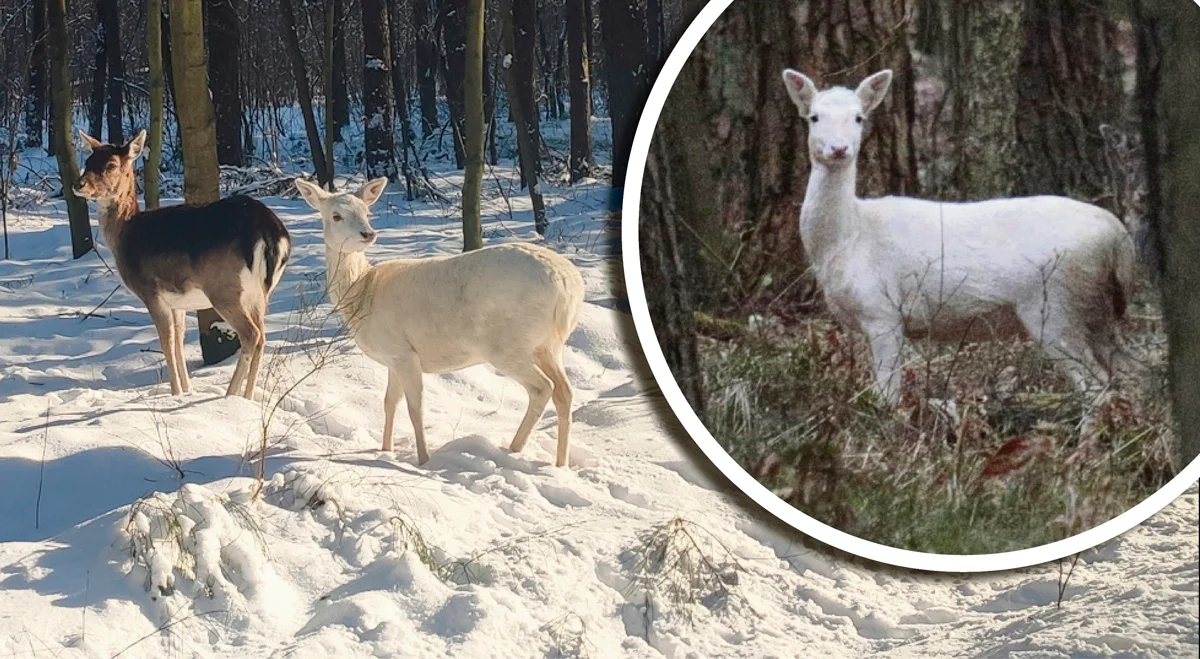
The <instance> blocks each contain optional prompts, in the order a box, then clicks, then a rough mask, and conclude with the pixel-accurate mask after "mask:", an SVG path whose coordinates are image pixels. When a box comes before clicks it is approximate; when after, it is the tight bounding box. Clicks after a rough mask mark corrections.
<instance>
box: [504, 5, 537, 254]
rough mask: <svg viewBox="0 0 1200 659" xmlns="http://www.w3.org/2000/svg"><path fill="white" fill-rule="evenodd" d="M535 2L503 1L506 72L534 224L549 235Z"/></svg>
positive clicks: (511, 108)
mask: <svg viewBox="0 0 1200 659" xmlns="http://www.w3.org/2000/svg"><path fill="white" fill-rule="evenodd" d="M535 9H536V5H535V4H534V0H503V2H502V4H501V22H502V23H503V25H504V56H503V57H502V61H503V62H504V64H505V65H507V66H504V71H505V74H506V75H507V78H508V80H507V85H506V87H507V89H508V103H509V110H510V111H511V112H512V117H513V125H514V126H515V127H516V132H517V153H518V155H519V156H520V159H521V172H522V173H523V175H524V179H525V184H526V185H527V186H529V199H530V201H532V202H533V222H534V227H535V228H536V230H537V232H538V233H539V234H541V235H545V234H546V209H545V207H544V205H543V203H542V192H541V189H540V188H539V187H538V176H539V175H540V174H541V158H540V157H539V149H540V146H541V143H542V138H541V132H540V130H539V126H538V107H537V99H536V97H535V96H534V88H533V75H534V66H533V64H534V60H533V58H534V43H533V35H534V30H535V29H536V26H537V14H536V13H535Z"/></svg>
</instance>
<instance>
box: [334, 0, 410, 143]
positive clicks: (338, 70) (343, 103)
mask: <svg viewBox="0 0 1200 659" xmlns="http://www.w3.org/2000/svg"><path fill="white" fill-rule="evenodd" d="M332 2H333V23H334V32H333V123H334V124H335V125H336V126H337V127H338V128H339V129H341V128H345V127H346V126H349V125H350V89H349V87H348V86H347V84H346V77H347V73H346V27H345V26H346V0H332ZM392 4H395V3H394V2H393V3H392ZM333 139H334V140H336V141H338V142H339V143H340V142H341V141H342V132H341V130H338V131H335V132H334V135H333ZM331 159H332V158H331Z"/></svg>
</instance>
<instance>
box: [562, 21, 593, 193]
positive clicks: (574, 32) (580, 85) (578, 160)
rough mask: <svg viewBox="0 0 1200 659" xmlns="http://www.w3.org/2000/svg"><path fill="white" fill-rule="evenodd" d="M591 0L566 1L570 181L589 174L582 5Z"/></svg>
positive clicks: (588, 75)
mask: <svg viewBox="0 0 1200 659" xmlns="http://www.w3.org/2000/svg"><path fill="white" fill-rule="evenodd" d="M590 1H591V0H567V7H566V13H567V76H568V78H567V92H568V94H569V95H570V99H571V110H570V112H571V153H570V160H569V162H568V169H569V171H570V176H571V183H574V182H576V181H578V180H580V179H582V178H587V177H589V176H591V175H592V170H593V169H594V168H595V166H596V161H595V159H594V158H593V156H592V73H591V64H590V62H589V61H588V39H587V34H588V33H589V32H591V29H592V26H591V25H590V24H589V23H588V19H587V14H588V12H587V11H586V6H585V5H586V4H588V3H590Z"/></svg>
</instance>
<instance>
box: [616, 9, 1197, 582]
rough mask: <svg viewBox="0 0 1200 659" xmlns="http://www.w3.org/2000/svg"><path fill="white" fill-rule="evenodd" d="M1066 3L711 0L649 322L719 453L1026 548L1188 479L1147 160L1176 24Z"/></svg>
mask: <svg viewBox="0 0 1200 659" xmlns="http://www.w3.org/2000/svg"><path fill="white" fill-rule="evenodd" d="M1074 4H1076V3H1033V4H1029V5H1026V4H1024V3H1011V2H995V3H966V2H943V3H920V6H919V7H915V8H914V6H913V3H910V2H893V1H890V0H875V1H871V2H861V3H849V4H846V3H832V2H795V1H791V0H763V1H760V2H749V1H743V0H738V1H736V2H732V3H731V2H730V1H728V0H726V1H724V2H715V3H712V4H710V5H709V6H708V7H706V8H705V9H704V10H703V11H702V12H701V13H700V15H699V17H698V18H697V20H696V21H695V23H693V24H692V26H691V27H690V28H689V29H688V31H687V32H686V34H685V35H684V36H683V38H682V40H681V42H680V45H679V47H678V48H677V49H676V51H675V52H673V53H672V55H671V56H670V58H669V60H668V63H667V65H666V66H665V68H664V70H663V72H662V73H661V75H660V77H659V78H658V81H657V83H656V84H655V86H654V89H653V91H652V93H651V97H650V101H649V103H648V105H647V108H646V111H645V114H644V115H643V117H642V120H641V124H640V126H639V130H638V133H637V136H636V139H635V142H634V148H633V156H632V160H631V164H630V179H629V181H628V183H627V192H626V199H625V208H624V222H625V225H624V227H623V229H624V240H625V247H626V248H625V250H624V252H625V258H626V266H625V267H626V276H627V284H628V286H629V289H630V299H631V304H632V306H633V310H634V314H635V318H636V320H637V325H638V332H639V336H640V338H641V340H642V343H643V346H644V347H645V349H646V351H647V355H648V357H649V359H650V361H651V364H652V366H653V368H654V371H655V376H656V377H657V378H658V380H659V382H660V384H661V385H662V386H663V390H664V393H665V394H666V395H667V397H668V399H669V400H670V401H671V403H672V407H673V408H674V410H675V411H676V413H677V414H678V415H679V416H680V418H681V420H682V421H683V422H684V425H685V426H687V427H688V430H689V431H690V432H691V434H692V436H693V438H694V439H695V440H696V441H697V443H698V444H699V445H700V446H701V448H702V449H703V450H704V451H705V452H706V454H707V455H708V456H709V457H710V458H711V459H712V460H713V461H714V463H716V465H717V466H718V467H720V468H721V469H722V471H723V472H724V473H725V474H726V475H727V476H728V477H729V478H730V479H731V480H732V481H733V482H734V483H735V484H737V485H738V486H739V487H740V488H741V489H743V490H744V491H745V492H747V493H748V494H750V495H751V496H752V497H754V498H755V499H756V500H757V501H758V502H759V503H760V504H761V505H763V506H764V507H766V508H768V509H769V510H771V511H772V512H773V513H775V514H776V515H778V516H779V517H781V518H782V519H784V520H785V521H787V522H789V523H791V524H792V525H793V526H796V527H798V528H799V529H800V530H802V531H805V532H806V533H809V534H810V535H814V536H816V537H817V538H818V539H820V540H823V541H825V542H828V543H830V544H833V545H835V546H837V547H839V548H842V549H845V550H848V551H851V552H853V553H856V554H859V555H862V556H865V557H867V558H871V559H874V560H879V561H882V562H886V563H892V564H897V565H904V566H909V567H916V568H922V569H933V570H954V571H958V570H995V569H1004V568H1012V567H1018V566H1023V565H1029V564H1032V563H1036V562H1041V561H1046V560H1052V559H1056V558H1060V557H1062V556H1065V555H1068V554H1071V553H1075V552H1079V551H1082V550H1083V549H1086V548H1088V547H1091V546H1093V545H1095V544H1096V543H1098V542H1101V541H1104V540H1106V539H1108V538H1111V537H1112V536H1114V535H1116V534H1117V533H1120V532H1122V531H1124V530H1125V529H1128V528H1129V527H1131V526H1132V525H1134V524H1136V523H1137V522H1139V521H1141V520H1142V519H1145V518H1146V517H1147V516H1149V515H1150V514H1152V513H1153V512H1154V511H1156V510H1158V509H1159V508H1161V507H1162V506H1163V505H1165V504H1166V503H1167V502H1168V501H1169V500H1170V499H1172V498H1174V497H1176V496H1178V495H1179V494H1180V493H1182V491H1183V490H1184V489H1185V487H1186V485H1187V484H1188V483H1189V482H1191V481H1194V480H1195V479H1196V476H1197V474H1196V473H1195V467H1197V465H1192V467H1193V468H1192V469H1190V470H1188V471H1185V470H1184V467H1185V466H1186V462H1187V461H1188V460H1190V457H1191V456H1189V455H1188V454H1187V451H1186V450H1182V449H1181V448H1180V446H1179V442H1178V440H1177V437H1176V432H1175V427H1174V422H1173V417H1172V409H1171V404H1170V401H1171V396H1170V390H1169V388H1168V380H1169V379H1170V378H1169V368H1168V361H1169V360H1168V358H1167V354H1168V350H1167V332H1166V331H1165V330H1164V322H1163V312H1162V308H1161V307H1162V305H1161V303H1160V293H1161V291H1160V279H1161V278H1160V277H1158V276H1157V273H1159V272H1161V271H1162V270H1161V267H1162V260H1163V258H1164V255H1163V251H1164V249H1163V247H1162V246H1163V238H1162V235H1161V234H1162V232H1161V231H1160V230H1159V228H1158V227H1159V225H1160V224H1161V223H1158V222H1155V221H1153V220H1152V219H1151V218H1153V217H1155V216H1156V213H1161V212H1162V210H1161V208H1156V207H1155V206H1156V204H1158V203H1160V202H1159V201H1158V200H1156V198H1155V195H1154V194H1151V193H1150V192H1149V191H1150V190H1151V189H1152V188H1153V186H1150V185H1149V182H1150V181H1151V180H1154V177H1156V176H1163V177H1165V176H1169V175H1170V172H1159V171H1158V170H1156V169H1155V168H1162V167H1163V165H1162V163H1161V162H1156V159H1155V158H1153V157H1148V156H1147V154H1148V153H1151V154H1152V153H1158V152H1160V151H1158V145H1148V144H1147V140H1157V139H1161V137H1160V133H1161V132H1162V130H1163V129H1162V127H1161V126H1159V125H1158V122H1159V121H1161V117H1160V116H1158V114H1160V113H1161V112H1158V113H1156V110H1155V106H1156V103H1157V104H1158V105H1161V104H1162V103H1163V101H1162V100H1161V99H1159V100H1155V98H1153V97H1152V96H1153V95H1154V93H1155V92H1154V89H1155V86H1156V85H1158V86H1162V85H1164V84H1165V83H1164V81H1163V80H1161V79H1160V78H1161V75H1162V74H1161V73H1160V71H1159V70H1158V69H1157V68H1153V69H1152V68H1151V67H1150V66H1148V65H1147V58H1151V57H1153V58H1156V59H1155V61H1156V62H1157V61H1159V58H1167V57H1169V56H1170V53H1169V49H1170V48H1173V47H1176V45H1175V44H1169V43H1168V44H1161V43H1160V44H1154V45H1153V46H1154V48H1155V49H1157V51H1158V52H1153V53H1148V52H1146V50H1147V47H1146V45H1145V44H1140V43H1139V39H1138V38H1137V29H1138V27H1137V22H1136V21H1135V20H1134V18H1133V17H1131V16H1129V15H1128V14H1126V13H1122V11H1121V10H1120V8H1116V7H1110V5H1107V4H1104V3H1084V4H1087V5H1088V6H1089V7H1091V9H1089V10H1088V11H1066V10H1065V9H1063V8H1064V7H1067V6H1068V5H1071V6H1074ZM1192 9H1196V8H1195V7H1192ZM1180 47H1185V45H1184V44H1180ZM1147 122H1149V123H1150V124H1153V125H1148V123H1147ZM1148 146H1154V148H1147V147H1148Z"/></svg>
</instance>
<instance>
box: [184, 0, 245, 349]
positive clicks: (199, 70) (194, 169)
mask: <svg viewBox="0 0 1200 659" xmlns="http://www.w3.org/2000/svg"><path fill="white" fill-rule="evenodd" d="M170 2H171V25H170V29H171V44H172V46H173V47H174V53H172V54H173V58H172V62H171V64H172V66H173V67H174V69H175V114H176V116H177V117H178V118H179V138H180V142H181V144H182V154H183V198H184V200H185V201H186V202H187V203H189V204H210V203H212V202H214V201H217V200H218V199H220V198H221V179H220V167H219V166H218V164H217V131H216V125H215V124H216V120H215V119H214V118H213V104H212V97H211V96H210V95H209V90H208V76H207V68H208V67H207V66H206V64H205V61H204V60H205V57H204V18H203V8H202V7H201V5H200V0H170ZM196 319H197V320H198V321H199V324H200V352H201V354H202V356H203V357H204V363H205V364H216V363H217V362H220V361H224V360H225V359H227V358H229V357H230V356H231V355H233V353H235V352H237V350H238V347H239V344H238V340H237V337H236V336H231V335H228V334H226V333H225V332H222V331H221V329H220V325H218V323H220V322H221V316H220V315H218V314H217V312H216V311H213V310H212V309H201V310H200V311H198V312H196Z"/></svg>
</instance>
